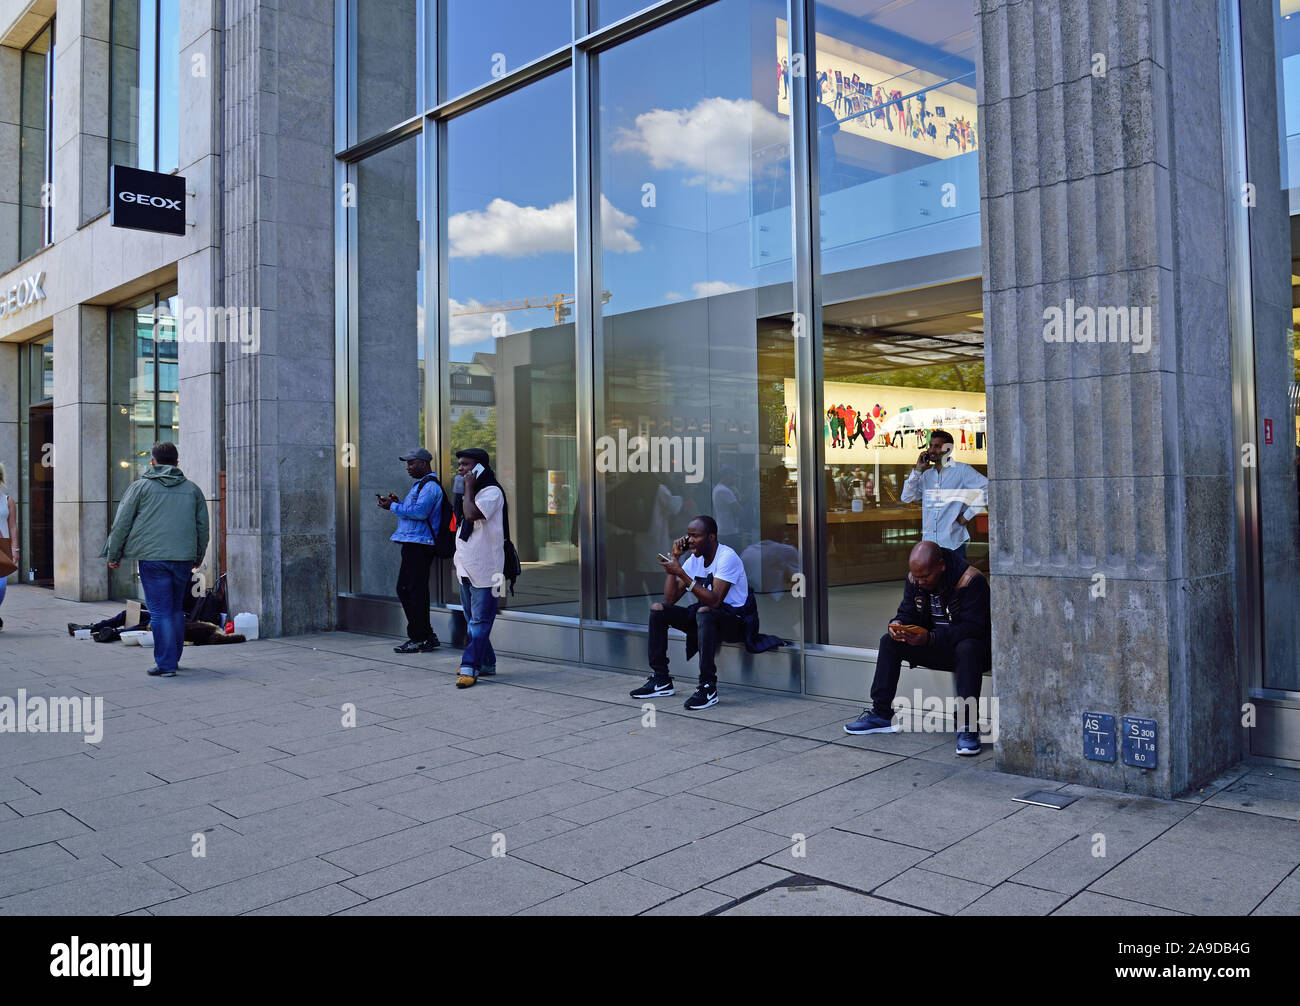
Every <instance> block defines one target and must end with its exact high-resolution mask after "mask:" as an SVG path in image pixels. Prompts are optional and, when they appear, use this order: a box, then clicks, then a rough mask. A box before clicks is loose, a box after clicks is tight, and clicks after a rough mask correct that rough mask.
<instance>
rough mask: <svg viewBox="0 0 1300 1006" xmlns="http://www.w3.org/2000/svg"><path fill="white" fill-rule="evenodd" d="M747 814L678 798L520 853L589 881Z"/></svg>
mask: <svg viewBox="0 0 1300 1006" xmlns="http://www.w3.org/2000/svg"><path fill="white" fill-rule="evenodd" d="M748 816H749V814H748V813H747V812H746V811H744V810H742V809H741V808H739V807H734V806H731V805H729V804H724V803H718V802H716V801H710V800H704V799H701V798H700V797H695V796H691V795H689V794H680V795H678V796H670V797H667V798H666V799H664V800H661V801H659V802H657V803H653V804H649V805H647V806H645V807H638V808H635V809H633V810H629V811H625V812H624V813H622V814H617V815H615V816H614V817H608V818H605V819H604V820H601V821H597V822H596V823H594V824H589V825H586V826H584V827H580V828H577V829H575V830H573V831H571V832H567V833H565V834H563V835H560V836H557V837H556V838H551V839H547V840H544V841H541V842H536V843H534V844H532V845H529V846H527V847H525V848H523V849H520V850H519V852H518V853H517V855H519V856H521V857H523V858H524V859H527V860H528V861H529V862H532V863H537V864H538V865H540V866H545V867H547V868H549V869H552V870H555V871H556V872H558V873H562V874H564V875H565V876H568V877H573V878H575V879H577V880H582V881H591V880H596V879H597V878H599V877H603V876H605V875H606V874H609V873H616V872H618V871H619V870H623V869H626V868H627V867H629V866H633V865H635V864H636V863H640V862H643V861H645V860H647V859H651V858H653V857H655V856H658V855H660V854H662V853H664V852H668V851H669V850H671V849H675V848H677V847H679V846H683V845H688V844H689V843H691V842H693V841H695V840H696V839H700V838H704V837H705V836H707V835H712V834H714V833H715V832H719V831H723V830H725V829H726V828H729V827H731V826H732V825H734V824H738V823H740V821H742V820H744V819H745V818H746V817H748Z"/></svg>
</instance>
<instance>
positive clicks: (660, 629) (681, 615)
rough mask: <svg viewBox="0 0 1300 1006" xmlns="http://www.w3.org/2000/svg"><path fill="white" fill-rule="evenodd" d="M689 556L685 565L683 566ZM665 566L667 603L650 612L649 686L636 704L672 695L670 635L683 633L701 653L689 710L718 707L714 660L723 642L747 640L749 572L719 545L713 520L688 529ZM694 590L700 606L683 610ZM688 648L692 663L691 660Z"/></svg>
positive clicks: (662, 562) (699, 521)
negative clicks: (681, 603)
mask: <svg viewBox="0 0 1300 1006" xmlns="http://www.w3.org/2000/svg"><path fill="white" fill-rule="evenodd" d="M687 552H689V553H690V556H689V558H687V559H686V561H685V562H683V563H680V564H679V563H678V560H679V559H680V558H681V557H682V556H683V555H685V554H686V553H687ZM659 564H660V565H661V566H663V568H664V573H665V578H664V599H663V603H662V604H660V603H656V604H653V605H651V607H650V670H651V671H652V676H651V678H650V680H649V681H647V682H646V683H645V684H644V685H642V686H641V687H640V688H638V689H637V690H636V691H634V692H632V697H633V698H634V699H647V698H656V697H659V696H664V695H673V694H674V690H673V679H672V676H671V675H669V673H668V630H669V629H670V628H673V629H680V630H681V631H683V632H685V633H686V634H687V637H688V639H689V637H690V636H691V635H692V630H694V632H695V634H696V636H697V642H698V645H699V650H700V687H699V689H698V690H697V691H696V692H695V694H694V695H692V696H691V697H690V698H689V699H687V700H686V708H687V709H707V708H708V707H709V706H712V705H717V702H718V671H717V666H716V664H715V663H714V655H715V653H716V651H717V648H718V643H719V642H727V643H738V642H741V641H742V640H744V638H745V621H744V616H743V614H742V612H741V609H742V608H743V607H744V606H745V602H746V601H748V600H749V581H748V580H747V579H746V577H745V566H744V564H743V563H742V562H741V561H740V556H738V555H737V554H736V551H735V549H733V548H730V547H728V546H727V545H720V544H718V524H717V522H716V521H715V520H714V519H713V518H712V517H708V516H700V517H696V518H695V519H694V520H692V521H691V522H690V524H689V525H687V528H686V534H685V536H684V537H681V538H678V539H677V540H676V541H675V542H673V546H672V558H670V559H663V558H661V559H660V562H659ZM687 590H689V591H690V592H691V596H692V597H693V598H694V599H695V602H696V603H695V604H692V605H691V606H690V607H689V608H679V607H678V606H677V601H678V599H679V598H680V597H681V596H682V595H683V594H684V593H686V591H687ZM689 656H690V653H689V646H688V652H687V657H688V658H689Z"/></svg>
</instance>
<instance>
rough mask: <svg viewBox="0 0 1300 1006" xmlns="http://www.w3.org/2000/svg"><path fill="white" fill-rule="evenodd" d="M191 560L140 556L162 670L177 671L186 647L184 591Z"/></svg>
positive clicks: (155, 651)
mask: <svg viewBox="0 0 1300 1006" xmlns="http://www.w3.org/2000/svg"><path fill="white" fill-rule="evenodd" d="M193 569H194V563H192V562H154V561H145V560H141V562H140V586H141V587H143V588H144V600H145V604H147V605H148V606H149V629H150V631H152V632H153V662H154V666H155V667H157V668H158V669H159V670H160V671H174V670H176V665H177V664H179V663H180V660H181V650H182V649H183V648H184V647H185V609H184V607H183V605H184V604H185V592H186V591H187V590H189V589H190V581H191V580H192V579H193V575H192V573H191V570H193Z"/></svg>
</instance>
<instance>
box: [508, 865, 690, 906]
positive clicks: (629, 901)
mask: <svg viewBox="0 0 1300 1006" xmlns="http://www.w3.org/2000/svg"><path fill="white" fill-rule="evenodd" d="M676 893H677V892H676V891H674V890H671V889H669V888H667V887H660V886H658V885H657V884H652V883H650V882H649V881H646V880H642V879H641V878H640V877H634V876H631V875H630V874H627V873H613V874H610V875H609V876H608V877H601V878H600V879H599V880H596V881H593V882H592V883H590V884H583V885H582V886H581V887H579V888H576V889H575V890H573V891H570V892H569V893H567V894H561V895H560V896H559V897H557V898H552V899H551V900H550V901H543V902H542V903H541V904H540V905H534V906H533V907H532V908H529V909H526V910H524V911H523V912H520V913H519V914H521V915H637V914H639V913H642V912H645V911H647V910H648V909H651V908H653V907H654V906H656V905H660V904H663V903H664V902H665V901H667V900H668V899H669V898H671V897H673V896H674V895H675V894H676Z"/></svg>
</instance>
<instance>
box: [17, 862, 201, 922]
mask: <svg viewBox="0 0 1300 1006" xmlns="http://www.w3.org/2000/svg"><path fill="white" fill-rule="evenodd" d="M186 893H187V892H186V890H185V889H184V888H182V887H181V886H180V885H178V884H176V883H173V882H172V881H170V880H168V879H167V878H166V877H163V876H159V875H158V874H157V873H156V872H154V871H153V870H151V869H150V868H149V867H148V866H129V867H126V868H124V869H120V870H113V871H105V872H99V873H94V874H92V875H90V876H85V877H78V878H77V879H76V880H70V881H66V882H64V883H62V884H55V885H54V886H52V887H42V888H40V889H39V890H32V891H27V892H25V893H23V894H15V895H11V896H9V897H7V898H0V915H120V914H122V913H124V912H131V911H135V910H136V909H137V908H146V907H148V906H150V905H156V904H158V903H159V902H160V901H170V900H171V899H172V898H178V897H181V896H182V895H184V894H186Z"/></svg>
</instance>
